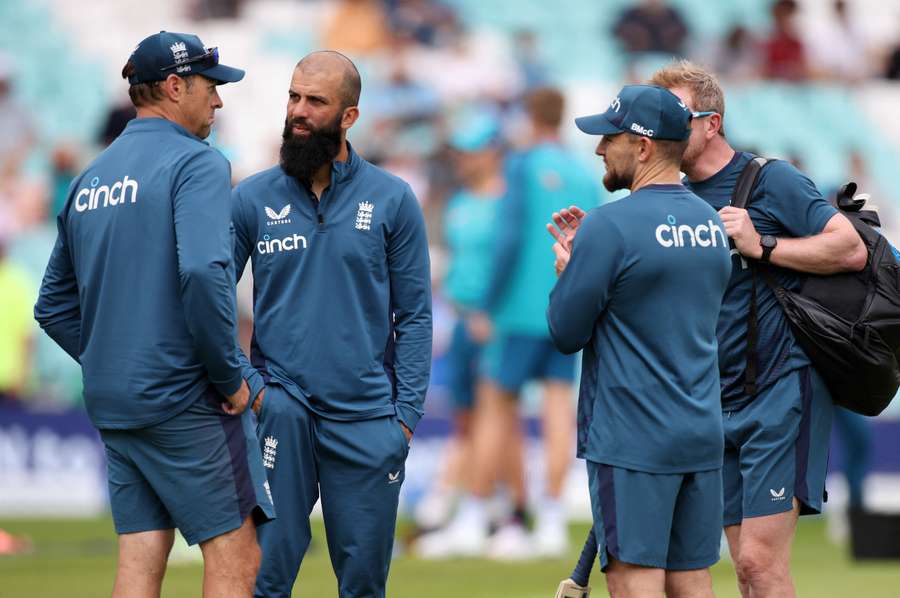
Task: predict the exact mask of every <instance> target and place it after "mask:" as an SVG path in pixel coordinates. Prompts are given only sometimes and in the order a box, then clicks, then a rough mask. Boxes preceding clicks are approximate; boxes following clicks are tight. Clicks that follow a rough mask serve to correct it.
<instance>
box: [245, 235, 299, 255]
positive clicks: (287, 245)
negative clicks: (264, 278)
mask: <svg viewBox="0 0 900 598" xmlns="http://www.w3.org/2000/svg"><path fill="white" fill-rule="evenodd" d="M301 245H302V248H303V249H306V237H304V236H303V235H298V234H297V233H294V235H293V236H292V237H284V238H283V239H272V238H271V237H269V235H263V238H262V241H260V242H259V243H257V244H256V249H257V250H258V251H259V252H260V253H281V252H282V251H294V250H296V249H300V248H301Z"/></svg>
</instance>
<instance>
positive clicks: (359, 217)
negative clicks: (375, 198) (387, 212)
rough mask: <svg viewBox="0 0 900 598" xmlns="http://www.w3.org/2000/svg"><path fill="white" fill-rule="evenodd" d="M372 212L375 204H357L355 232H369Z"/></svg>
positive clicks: (366, 202)
mask: <svg viewBox="0 0 900 598" xmlns="http://www.w3.org/2000/svg"><path fill="white" fill-rule="evenodd" d="M374 210H375V204H373V203H371V202H368V201H361V202H359V209H358V210H357V211H356V230H371V228H372V212H373V211H374Z"/></svg>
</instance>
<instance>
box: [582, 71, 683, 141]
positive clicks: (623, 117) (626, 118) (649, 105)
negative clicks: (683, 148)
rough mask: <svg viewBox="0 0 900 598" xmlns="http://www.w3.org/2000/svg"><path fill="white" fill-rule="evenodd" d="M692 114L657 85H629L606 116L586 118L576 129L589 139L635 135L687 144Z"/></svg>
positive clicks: (596, 115) (605, 113)
mask: <svg viewBox="0 0 900 598" xmlns="http://www.w3.org/2000/svg"><path fill="white" fill-rule="evenodd" d="M690 123H691V112H690V110H688V108H687V106H685V105H684V102H682V101H681V100H680V99H678V96H676V95H675V94H674V93H672V92H671V91H669V90H668V89H665V88H664V87H659V86H657V85H626V86H625V87H623V88H622V91H620V92H619V95H617V96H616V98H615V99H614V100H613V101H612V103H610V105H609V108H607V109H606V112H603V113H602V114H593V115H591V116H582V117H580V118H576V119H575V125H576V126H577V127H578V128H579V129H581V130H582V131H584V132H585V133H587V134H588V135H618V134H619V133H634V134H635V135H642V136H644V137H649V138H651V139H666V140H669V141H684V140H685V139H687V138H688V136H690V134H691V129H690Z"/></svg>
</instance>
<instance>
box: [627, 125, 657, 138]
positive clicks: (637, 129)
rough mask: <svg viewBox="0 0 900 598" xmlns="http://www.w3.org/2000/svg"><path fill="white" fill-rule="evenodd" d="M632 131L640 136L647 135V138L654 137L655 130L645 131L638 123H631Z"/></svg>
mask: <svg viewBox="0 0 900 598" xmlns="http://www.w3.org/2000/svg"><path fill="white" fill-rule="evenodd" d="M631 130H632V131H634V132H635V133H637V134H638V135H646V136H647V137H653V129H645V128H644V127H643V126H641V125H639V124H637V123H631Z"/></svg>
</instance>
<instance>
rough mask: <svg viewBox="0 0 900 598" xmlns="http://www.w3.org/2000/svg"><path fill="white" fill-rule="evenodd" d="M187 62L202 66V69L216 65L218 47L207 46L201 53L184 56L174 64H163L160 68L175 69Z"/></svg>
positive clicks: (165, 69)
mask: <svg viewBox="0 0 900 598" xmlns="http://www.w3.org/2000/svg"><path fill="white" fill-rule="evenodd" d="M189 64H197V65H198V66H201V67H203V70H206V69H209V68H212V67H214V66H216V65H217V64H219V48H207V49H206V52H204V53H203V54H199V55H197V56H191V57H189V58H185V59H184V60H180V61H178V62H176V63H175V64H170V65H169V66H164V67H162V68H161V69H160V70H162V71H170V70H172V69H177V68H180V67H183V66H187V65H189ZM179 72H181V71H179Z"/></svg>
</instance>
